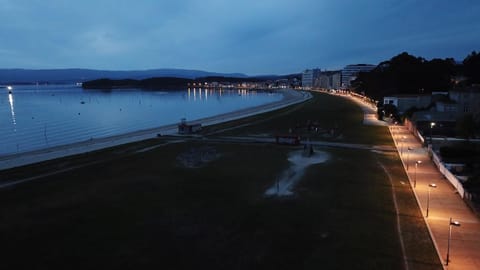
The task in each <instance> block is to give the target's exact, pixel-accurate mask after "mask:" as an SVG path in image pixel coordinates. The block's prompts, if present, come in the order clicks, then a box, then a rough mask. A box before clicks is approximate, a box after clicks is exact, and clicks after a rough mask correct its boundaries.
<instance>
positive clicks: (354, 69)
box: [342, 64, 376, 88]
mask: <svg viewBox="0 0 480 270" xmlns="http://www.w3.org/2000/svg"><path fill="white" fill-rule="evenodd" d="M375 67H376V66H375V65H369V64H357V65H348V66H346V67H345V68H343V69H342V88H349V87H350V86H351V85H350V82H351V81H353V80H355V79H356V78H357V76H358V73H360V72H369V71H371V70H372V69H374V68H375Z"/></svg>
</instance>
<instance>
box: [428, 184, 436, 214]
mask: <svg viewBox="0 0 480 270" xmlns="http://www.w3.org/2000/svg"><path fill="white" fill-rule="evenodd" d="M432 188H437V184H434V183H431V184H428V196H427V215H425V217H428V207H429V206H430V189H432Z"/></svg>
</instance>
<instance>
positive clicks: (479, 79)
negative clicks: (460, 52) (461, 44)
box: [463, 51, 480, 84]
mask: <svg viewBox="0 0 480 270" xmlns="http://www.w3.org/2000/svg"><path fill="white" fill-rule="evenodd" d="M463 66H464V72H465V76H467V77H468V78H469V81H470V83H475V84H478V83H480V54H479V53H477V52H475V51H473V52H472V53H471V54H469V55H468V56H467V57H466V58H465V59H464V60H463Z"/></svg>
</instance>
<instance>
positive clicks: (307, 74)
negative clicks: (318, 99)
mask: <svg viewBox="0 0 480 270" xmlns="http://www.w3.org/2000/svg"><path fill="white" fill-rule="evenodd" d="M319 76H320V69H306V70H304V71H303V72H302V87H303V88H304V89H312V88H313V87H314V86H315V81H316V80H318V77H319Z"/></svg>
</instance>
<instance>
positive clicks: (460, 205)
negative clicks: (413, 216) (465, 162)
mask: <svg viewBox="0 0 480 270" xmlns="http://www.w3.org/2000/svg"><path fill="white" fill-rule="evenodd" d="M345 97H348V98H349V99H351V100H353V101H354V102H356V103H357V104H358V105H359V106H360V107H361V108H362V109H363V111H364V113H365V116H364V123H365V124H370V125H372V124H373V125H386V123H385V122H383V121H378V120H377V121H375V120H373V119H372V114H373V113H374V112H375V109H376V108H374V107H372V106H371V105H370V104H369V103H367V102H364V101H363V100H361V99H359V98H356V97H352V96H345ZM389 129H390V133H391V135H392V138H393V140H394V142H395V146H396V148H397V151H398V154H399V155H400V158H401V160H402V163H403V166H404V168H405V171H406V173H407V175H408V178H409V180H410V184H411V187H412V189H413V192H414V194H415V197H416V199H417V203H418V205H419V207H420V209H421V211H422V213H423V216H424V219H425V223H426V224H427V227H428V230H429V231H430V236H431V237H432V239H433V242H434V244H435V248H436V249H437V253H438V256H439V258H440V260H441V261H442V263H443V268H444V269H449V270H457V269H458V270H480V218H479V217H478V216H477V215H476V214H475V213H473V211H472V210H471V209H470V208H469V207H468V206H467V204H466V203H465V202H464V201H463V199H462V198H461V197H460V195H459V194H458V193H457V192H456V190H455V188H454V187H453V186H452V185H451V184H450V182H448V180H446V179H445V178H444V177H443V175H442V174H441V173H440V172H439V170H438V169H437V167H436V166H435V164H434V163H433V161H432V160H431V159H430V156H429V154H428V151H427V150H426V149H425V148H423V146H422V143H421V142H420V141H419V140H418V139H417V138H416V137H415V136H414V135H413V134H412V133H411V132H410V131H409V130H408V129H407V128H406V127H404V126H389ZM409 149H411V150H409ZM417 161H421V163H418V164H417V165H415V164H416V162H417ZM394 181H395V179H394ZM430 184H435V185H436V186H437V187H436V188H432V187H429V185H430ZM427 201H428V202H427ZM427 205H428V217H427ZM450 218H452V219H453V220H457V221H459V222H460V226H459V227H457V226H452V227H451V232H452V234H451V238H450V249H449V262H448V265H447V264H446V258H447V249H448V238H449V237H448V235H449V224H450Z"/></svg>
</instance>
